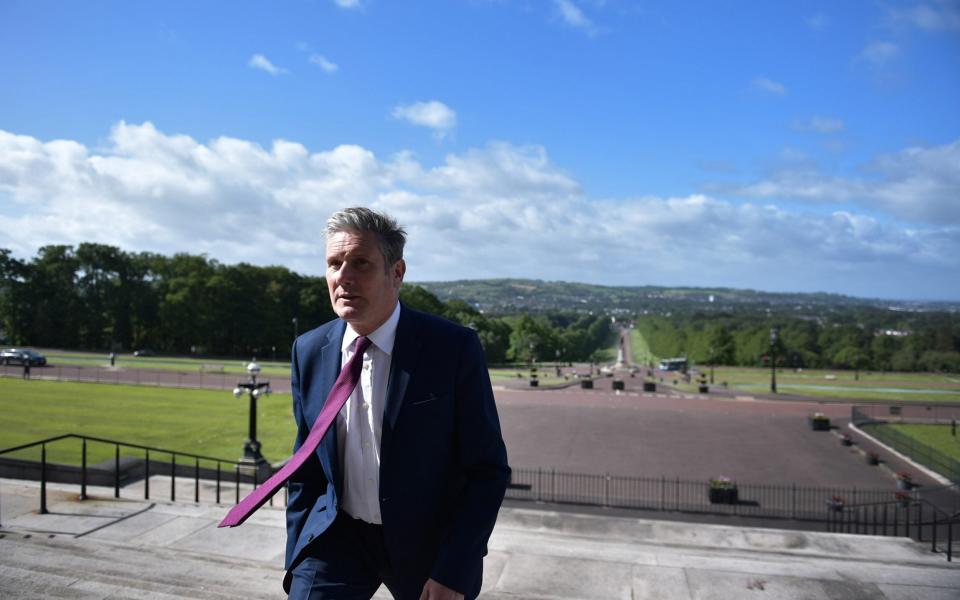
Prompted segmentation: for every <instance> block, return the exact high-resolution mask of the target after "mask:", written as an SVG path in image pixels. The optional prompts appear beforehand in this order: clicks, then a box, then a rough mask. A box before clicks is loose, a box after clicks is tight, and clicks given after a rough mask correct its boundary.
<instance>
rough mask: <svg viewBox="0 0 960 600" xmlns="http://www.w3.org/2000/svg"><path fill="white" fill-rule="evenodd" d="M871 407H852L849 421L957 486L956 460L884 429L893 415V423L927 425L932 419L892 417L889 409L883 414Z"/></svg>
mask: <svg viewBox="0 0 960 600" xmlns="http://www.w3.org/2000/svg"><path fill="white" fill-rule="evenodd" d="M873 408H874V407H872V406H871V407H866V406H854V407H853V409H852V411H851V415H850V421H851V422H852V423H853V424H854V425H856V426H857V427H860V428H861V429H863V431H865V432H866V433H868V434H870V435H871V436H873V437H875V438H877V439H878V440H880V441H881V442H883V443H884V444H886V445H888V446H891V447H892V448H894V449H896V450H897V452H900V453H901V454H904V455H906V456H908V457H910V458H911V459H913V460H915V461H916V462H918V463H920V464H922V465H924V466H926V467H928V468H930V469H931V470H933V471H936V472H937V473H939V474H940V475H942V476H944V477H946V478H947V479H949V480H950V481H951V482H952V483H955V484H960V461H958V460H956V459H954V458H952V457H950V456H948V455H946V454H945V453H943V452H941V451H940V450H937V449H936V448H933V447H932V446H928V445H927V444H924V443H923V442H921V441H919V440H917V439H914V438H912V437H910V436H908V435H904V434H902V433H900V432H899V431H897V430H895V429H893V428H891V427H889V426H888V425H889V422H890V417H891V416H893V417H894V418H895V419H896V421H897V422H922V423H929V422H931V420H932V418H930V419H921V418H920V417H914V416H913V415H904V414H903V412H902V411H896V414H894V415H890V414H889V408H891V407H885V408H887V409H888V412H887V414H886V415H884V414H883V413H882V412H878V411H876V410H872V409H873ZM892 408H902V407H892ZM914 408H916V407H914ZM923 414H924V413H919V415H923ZM951 414H953V413H951ZM951 418H953V417H951ZM933 422H938V421H933Z"/></svg>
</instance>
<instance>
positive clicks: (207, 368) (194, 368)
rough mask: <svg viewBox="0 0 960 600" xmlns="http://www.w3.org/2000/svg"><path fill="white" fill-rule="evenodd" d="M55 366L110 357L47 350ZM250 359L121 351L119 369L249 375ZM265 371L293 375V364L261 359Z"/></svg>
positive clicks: (94, 363)
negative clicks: (133, 353)
mask: <svg viewBox="0 0 960 600" xmlns="http://www.w3.org/2000/svg"><path fill="white" fill-rule="evenodd" d="M43 354H44V355H45V356H46V357H47V361H48V362H49V364H50V365H51V366H57V365H63V366H78V367H109V366H110V358H109V356H108V355H107V354H104V353H95V352H61V351H43ZM248 362H249V360H237V359H235V358H189V357H176V356H171V357H165V356H143V357H141V356H133V355H131V354H118V355H117V357H116V364H115V366H116V367H117V368H121V369H158V370H162V371H181V372H192V373H198V372H216V373H220V372H223V373H231V374H245V373H246V372H247V363H248ZM257 364H259V365H260V368H261V369H262V371H261V372H262V373H264V374H267V375H289V374H290V363H289V362H284V361H270V360H259V359H258V360H257Z"/></svg>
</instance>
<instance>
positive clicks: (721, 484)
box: [709, 475, 739, 504]
mask: <svg viewBox="0 0 960 600" xmlns="http://www.w3.org/2000/svg"><path fill="white" fill-rule="evenodd" d="M709 498H710V503H711V504H736V503H737V502H738V501H739V493H738V492H737V482H735V481H734V480H732V479H730V478H729V477H724V476H723V475H721V476H719V477H714V478H713V479H711V480H710V489H709Z"/></svg>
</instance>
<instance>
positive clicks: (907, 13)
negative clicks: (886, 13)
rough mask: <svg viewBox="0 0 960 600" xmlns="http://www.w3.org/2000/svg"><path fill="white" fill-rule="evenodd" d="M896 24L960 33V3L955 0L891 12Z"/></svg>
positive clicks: (941, 0) (896, 9)
mask: <svg viewBox="0 0 960 600" xmlns="http://www.w3.org/2000/svg"><path fill="white" fill-rule="evenodd" d="M890 17H891V20H892V21H893V22H894V23H895V24H904V25H908V26H910V27H916V28H918V29H925V30H928V31H960V3H958V2H956V1H955V0H939V1H936V2H931V3H925V4H917V5H915V6H910V7H907V8H895V9H891V11H890Z"/></svg>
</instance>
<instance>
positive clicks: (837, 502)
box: [827, 496, 847, 512]
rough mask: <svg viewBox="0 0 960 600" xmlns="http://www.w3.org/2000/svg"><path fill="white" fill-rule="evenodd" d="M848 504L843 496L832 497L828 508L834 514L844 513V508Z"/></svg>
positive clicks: (828, 501)
mask: <svg viewBox="0 0 960 600" xmlns="http://www.w3.org/2000/svg"><path fill="white" fill-rule="evenodd" d="M846 504H847V501H846V500H845V499H844V498H843V496H830V499H829V500H827V507H829V509H830V510H831V511H832V512H843V507H844V506H845V505H846Z"/></svg>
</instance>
